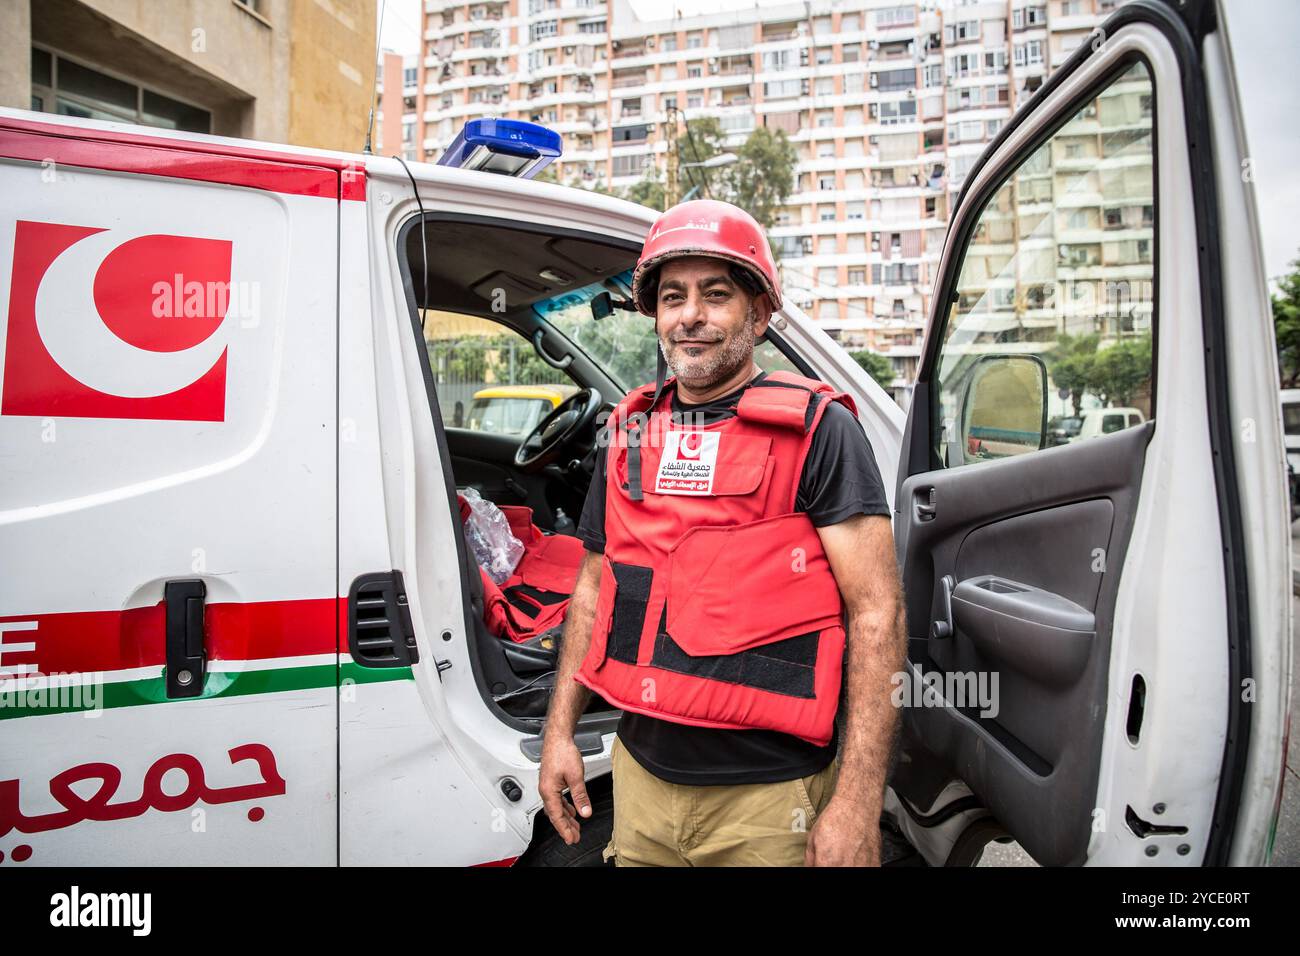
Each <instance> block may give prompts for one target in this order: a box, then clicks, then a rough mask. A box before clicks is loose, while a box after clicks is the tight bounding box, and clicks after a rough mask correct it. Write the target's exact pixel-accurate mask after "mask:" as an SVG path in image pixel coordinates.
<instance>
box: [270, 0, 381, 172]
mask: <svg viewBox="0 0 1300 956" xmlns="http://www.w3.org/2000/svg"><path fill="white" fill-rule="evenodd" d="M290 8H291V16H290V21H289V36H290V47H291V49H290V72H289V140H288V141H289V142H290V143H294V144H295V145H299V146H319V147H325V148H332V149H348V150H352V151H354V152H360V150H361V147H362V146H363V145H364V144H365V140H366V123H367V121H368V119H369V116H370V105H371V100H372V98H373V96H374V91H375V0H312V2H307V0H296V2H291V3H290Z"/></svg>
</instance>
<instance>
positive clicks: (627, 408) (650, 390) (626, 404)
mask: <svg viewBox="0 0 1300 956" xmlns="http://www.w3.org/2000/svg"><path fill="white" fill-rule="evenodd" d="M674 380H675V379H674V378H669V379H667V380H666V381H665V383H664V388H665V394H667V391H666V389H667V387H668V386H669V385H671V384H672V383H673V381H674ZM654 395H655V383H654V382H650V383H649V384H648V385H642V386H640V387H639V388H634V389H632V391H630V392H628V393H627V394H626V395H624V396H623V398H622V400H621V401H620V402H619V403H618V404H617V405H616V406H614V411H613V412H612V413H611V414H610V416H609V422H610V427H611V428H617V427H618V426H619V425H622V424H623V423H625V422H626V421H627V420H628V419H629V418H630V417H631V416H632V415H635V414H637V413H638V412H640V413H643V414H644V413H646V412H649V411H650V403H651V402H652V401H653V400H654Z"/></svg>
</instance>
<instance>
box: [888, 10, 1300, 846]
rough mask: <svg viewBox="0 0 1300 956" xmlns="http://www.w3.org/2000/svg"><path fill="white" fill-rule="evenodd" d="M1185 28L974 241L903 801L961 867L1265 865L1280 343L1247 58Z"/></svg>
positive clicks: (913, 469)
mask: <svg viewBox="0 0 1300 956" xmlns="http://www.w3.org/2000/svg"><path fill="white" fill-rule="evenodd" d="M1185 6H1186V8H1190V10H1191V11H1192V12H1190V13H1186V14H1185V15H1184V16H1185V17H1186V18H1185V19H1184V16H1180V15H1179V14H1176V13H1174V12H1173V11H1172V8H1170V7H1166V6H1164V5H1162V4H1158V3H1155V2H1147V0H1141V2H1137V3H1134V4H1130V5H1126V6H1124V7H1123V8H1122V9H1121V10H1120V11H1119V12H1117V13H1116V14H1115V15H1114V16H1113V17H1111V18H1110V19H1109V20H1108V21H1107V22H1106V23H1105V24H1104V26H1103V27H1102V28H1101V29H1100V30H1098V31H1095V32H1094V34H1093V35H1092V36H1091V37H1090V39H1089V41H1088V42H1086V43H1084V44H1083V45H1082V46H1081V47H1080V49H1079V50H1078V51H1077V52H1076V53H1075V54H1074V55H1073V56H1072V57H1071V58H1070V60H1069V61H1068V62H1067V63H1066V64H1065V65H1064V66H1063V67H1062V68H1061V69H1060V70H1059V71H1058V72H1057V73H1056V74H1054V75H1053V76H1052V77H1051V79H1050V81H1049V82H1047V83H1046V84H1045V85H1044V86H1043V88H1042V89H1041V90H1039V91H1038V93H1037V94H1036V95H1035V96H1034V98H1033V99H1032V100H1031V101H1030V102H1028V103H1027V104H1026V105H1024V106H1023V107H1021V109H1020V110H1019V112H1017V113H1016V114H1015V115H1014V116H1013V117H1012V119H1011V120H1010V121H1009V122H1008V124H1007V126H1006V127H1005V128H1004V129H1003V130H1002V131H1001V133H1000V135H999V136H998V137H997V139H996V140H995V141H994V142H993V143H992V144H991V146H990V147H989V149H988V150H987V151H986V152H985V153H984V155H983V156H982V157H981V159H980V161H979V162H977V164H976V165H975V168H974V169H972V170H971V171H970V173H969V174H968V176H967V177H966V182H965V186H964V188H963V191H962V195H961V197H960V199H959V201H958V205H957V208H956V210H955V211H954V213H953V216H952V219H951V225H950V229H949V234H948V237H947V242H946V246H945V249H944V253H943V257H942V260H941V263H940V274H939V276H938V283H937V286H936V292H935V296H934V300H933V301H934V305H933V311H932V314H931V316H930V319H929V324H928V329H927V334H926V338H925V350H924V354H923V356H922V361H921V365H920V368H919V370H918V380H917V384H916V389H915V393H914V397H913V402H912V406H911V409H910V411H909V417H908V425H907V431H906V434H905V437H904V443H903V445H904V447H903V452H902V456H901V460H900V467H899V475H898V488H897V493H896V500H895V509H896V521H895V531H896V542H897V548H898V557H899V565H900V569H901V573H902V576H903V583H904V589H905V593H906V604H907V618H908V636H909V642H908V661H907V671H908V677H909V681H910V683H900V685H899V686H898V688H897V689H896V693H898V694H899V695H900V697H901V700H900V701H899V702H900V703H901V704H903V705H906V706H905V709H904V715H905V716H904V719H903V728H904V731H903V733H904V735H903V746H902V751H901V755H900V759H899V762H898V765H897V766H896V768H895V770H894V775H893V779H892V781H891V789H890V793H889V795H888V797H887V803H886V809H887V811H888V812H889V813H890V815H891V816H892V817H893V818H894V819H895V821H896V822H897V823H898V825H899V826H900V828H901V829H902V830H903V831H904V832H905V834H906V835H907V837H908V839H909V840H910V841H911V842H912V843H913V844H914V845H916V846H917V847H918V849H920V850H921V852H922V853H923V854H924V855H925V856H926V857H927V858H928V859H929V861H930V862H931V863H935V862H940V863H942V862H948V863H971V862H973V861H975V860H977V859H978V856H979V852H980V850H981V848H982V847H983V846H984V844H985V843H986V842H987V841H988V840H989V839H998V838H1005V837H1008V836H1009V837H1011V838H1014V839H1015V840H1016V841H1018V842H1019V843H1020V845H1021V846H1022V848H1023V849H1024V850H1025V851H1027V852H1028V853H1029V854H1030V855H1031V856H1032V857H1033V858H1034V859H1035V860H1036V861H1038V862H1039V863H1041V864H1044V865H1062V864H1080V863H1084V862H1091V863H1102V862H1104V863H1109V864H1136V863H1156V864H1161V863H1164V864H1199V863H1202V862H1204V863H1226V862H1234V863H1247V862H1251V863H1260V862H1263V860H1264V859H1265V858H1266V855H1267V848H1268V844H1269V842H1270V827H1271V819H1272V816H1271V815H1272V814H1273V813H1275V809H1276V800H1277V798H1278V794H1279V788H1280V771H1281V757H1282V750H1283V747H1284V745H1283V743H1282V729H1283V727H1284V725H1285V711H1286V696H1287V689H1286V674H1287V672H1288V670H1287V663H1288V662H1287V660H1286V658H1287V655H1288V653H1289V652H1288V651H1287V646H1288V644H1287V637H1286V635H1287V632H1288V616H1289V597H1288V589H1287V588H1286V586H1285V583H1284V580H1283V577H1284V570H1285V569H1286V567H1287V555H1286V550H1285V549H1286V546H1287V545H1286V540H1285V532H1286V529H1287V522H1286V520H1285V492H1284V488H1285V485H1284V476H1283V474H1282V464H1281V462H1282V448H1281V434H1280V428H1279V426H1278V419H1277V413H1276V411H1275V406H1276V397H1275V394H1274V393H1275V389H1276V381H1275V377H1274V373H1273V371H1272V369H1273V360H1272V355H1273V354H1274V353H1273V345H1272V331H1271V325H1270V323H1269V320H1268V315H1267V306H1266V299H1265V298H1264V283H1263V276H1262V268H1261V265H1260V261H1259V258H1258V245H1257V241H1256V239H1255V236H1256V232H1255V226H1254V221H1253V207H1252V206H1251V203H1252V199H1251V194H1250V186H1249V182H1248V181H1246V179H1245V177H1243V176H1242V175H1241V173H1240V170H1239V160H1240V158H1242V156H1243V155H1244V153H1243V147H1242V145H1241V136H1240V126H1239V123H1238V120H1237V112H1236V100H1235V95H1234V92H1233V88H1232V81H1231V66H1230V62H1229V60H1228V53H1227V45H1226V41H1225V39H1224V36H1223V31H1222V30H1221V29H1220V28H1219V25H1218V22H1217V20H1218V18H1217V16H1216V11H1215V10H1214V8H1213V6H1212V5H1209V4H1187V5H1185ZM1229 239H1230V240H1231V241H1230V242H1229ZM1227 328H1231V329H1232V336H1231V339H1229V338H1228V337H1227V335H1226V332H1225V329H1227ZM1252 356H1253V365H1252ZM1252 368H1253V371H1252ZM1102 409H1105V411H1104V412H1103V411H1102ZM1099 417H1100V418H1101V423H1100V427H1099V429H1098V428H1097V427H1096V424H1097V422H1096V420H1097V419H1098V418H1099ZM1088 422H1092V424H1093V426H1094V427H1092V428H1086V427H1083V426H1084V423H1088ZM1098 430H1099V431H1100V434H1098V435H1096V437H1089V435H1090V433H1091V432H1095V431H1098ZM1278 569H1281V570H1278Z"/></svg>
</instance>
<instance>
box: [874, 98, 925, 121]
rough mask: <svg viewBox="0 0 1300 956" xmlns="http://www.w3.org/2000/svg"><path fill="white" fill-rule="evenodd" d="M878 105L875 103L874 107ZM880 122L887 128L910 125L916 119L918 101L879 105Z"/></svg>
mask: <svg viewBox="0 0 1300 956" xmlns="http://www.w3.org/2000/svg"><path fill="white" fill-rule="evenodd" d="M876 105H877V104H875V103H873V104H872V106H876ZM879 107H880V109H879V111H878V112H879V116H880V122H882V123H884V124H885V125H887V126H891V125H894V124H896V123H910V122H912V121H913V120H915V119H916V100H900V101H898V102H896V103H880V104H879Z"/></svg>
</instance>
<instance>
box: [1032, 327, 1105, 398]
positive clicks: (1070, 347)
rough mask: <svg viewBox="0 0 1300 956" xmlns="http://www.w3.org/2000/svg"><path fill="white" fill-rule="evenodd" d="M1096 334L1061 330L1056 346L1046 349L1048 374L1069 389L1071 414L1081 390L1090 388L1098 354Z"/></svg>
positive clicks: (1098, 338) (1058, 383)
mask: <svg viewBox="0 0 1300 956" xmlns="http://www.w3.org/2000/svg"><path fill="white" fill-rule="evenodd" d="M1100 341H1101V336H1099V335H1069V334H1067V333H1064V332H1063V333H1061V337H1060V338H1059V339H1057V341H1056V348H1054V349H1053V350H1052V351H1051V352H1048V353H1047V355H1046V356H1045V358H1046V359H1047V374H1048V375H1049V376H1050V377H1051V380H1052V381H1053V382H1055V383H1056V387H1057V388H1064V389H1068V390H1069V392H1070V398H1071V400H1072V401H1073V403H1074V414H1075V415H1076V416H1077V415H1078V414H1079V413H1080V404H1081V403H1082V401H1083V393H1084V392H1086V391H1089V388H1090V383H1091V382H1092V377H1093V363H1094V362H1095V361H1096V358H1097V344H1098V343H1099V342H1100Z"/></svg>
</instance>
